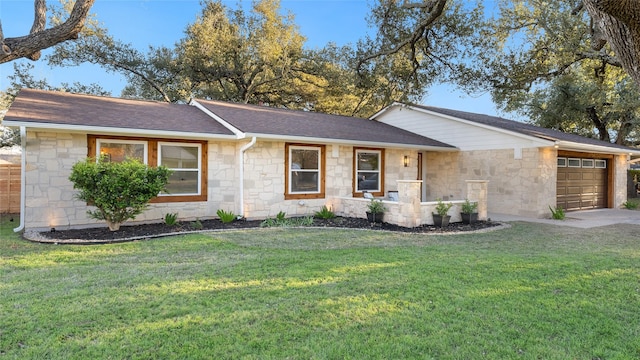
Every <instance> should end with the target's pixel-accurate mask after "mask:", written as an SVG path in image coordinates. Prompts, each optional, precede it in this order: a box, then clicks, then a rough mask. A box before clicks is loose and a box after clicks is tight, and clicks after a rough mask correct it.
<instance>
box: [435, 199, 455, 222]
mask: <svg viewBox="0 0 640 360" xmlns="http://www.w3.org/2000/svg"><path fill="white" fill-rule="evenodd" d="M437 200H438V204H437V205H436V212H435V213H432V215H433V225H435V226H437V227H445V226H449V220H450V219H451V216H449V214H448V213H449V210H450V209H451V207H452V206H453V204H452V203H447V204H445V203H444V202H442V200H441V199H437Z"/></svg>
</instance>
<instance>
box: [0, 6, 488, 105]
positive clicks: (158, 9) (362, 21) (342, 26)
mask: <svg viewBox="0 0 640 360" xmlns="http://www.w3.org/2000/svg"><path fill="white" fill-rule="evenodd" d="M54 2H55V0H49V1H48V3H54ZM239 2H240V3H242V4H243V6H250V4H251V2H250V1H249V0H241V1H236V0H232V1H226V0H225V1H223V3H225V5H227V6H228V7H230V8H236V7H237V4H238V3H239ZM281 8H282V9H283V10H288V11H291V12H292V13H293V14H294V16H295V23H296V24H297V25H298V26H299V27H300V32H301V33H302V34H303V35H304V36H305V37H306V38H307V42H306V44H305V46H306V47H307V48H320V47H323V46H324V45H325V44H327V43H328V42H334V43H336V44H338V45H345V44H348V43H352V44H353V43H355V42H356V41H357V40H358V39H359V38H362V37H364V35H365V34H366V33H367V32H371V31H372V30H371V29H369V28H368V27H367V22H366V18H367V16H368V14H369V8H370V1H367V0H281ZM200 9H201V5H200V2H199V0H96V2H95V4H94V6H93V7H92V10H91V12H92V13H94V14H95V15H96V16H97V19H98V21H100V22H101V23H102V25H103V26H104V27H105V28H107V29H108V31H109V33H110V34H111V35H112V36H113V37H114V38H116V39H118V40H120V41H123V42H126V43H131V44H133V45H134V46H135V47H137V48H139V49H141V50H142V51H146V49H147V48H148V46H149V45H153V46H159V45H165V46H168V47H172V46H173V44H175V42H177V41H178V40H179V39H180V38H182V37H183V35H184V29H185V28H186V26H187V25H188V24H190V23H192V22H194V20H195V18H196V16H197V15H198V14H199V13H200ZM0 20H1V21H2V28H3V31H4V36H5V37H15V36H22V35H26V34H27V33H28V32H29V29H30V28H31V24H32V22H33V0H2V1H0ZM47 53H48V52H47V51H45V52H44V53H43V54H44V55H46V54H47ZM20 61H27V60H20ZM31 63H32V64H33V65H35V66H36V69H35V70H34V71H33V72H32V74H33V75H34V76H35V77H36V78H37V79H40V78H46V79H47V81H48V82H49V83H50V84H54V85H58V84H60V83H62V82H66V83H74V82H80V83H83V84H90V83H98V84H100V85H101V86H102V87H103V88H105V89H107V90H109V91H111V93H112V95H113V96H119V94H120V90H121V89H122V88H123V87H124V86H125V85H126V81H125V80H124V78H123V77H122V76H120V75H119V74H113V73H107V72H105V71H104V70H102V69H101V68H100V67H98V66H93V65H82V66H80V67H74V68H68V67H67V68H59V67H56V68H50V67H48V66H47V65H46V62H45V61H43V60H40V61H38V62H31ZM11 64H12V63H6V64H0V89H1V90H5V89H6V88H7V87H8V86H9V81H8V80H7V76H9V75H11V74H12V73H13V66H12V65H11ZM422 103H423V104H425V105H431V106H439V107H444V108H451V109H457V110H464V111H471V112H477V113H483V114H489V115H496V114H497V110H496V108H495V106H494V105H493V103H492V102H491V99H490V97H489V96H488V95H483V96H480V97H471V96H468V95H465V94H463V93H461V92H459V91H456V90H455V88H453V87H451V86H448V85H440V86H436V87H433V88H431V89H429V90H428V95H427V96H425V97H424V99H423V101H422Z"/></svg>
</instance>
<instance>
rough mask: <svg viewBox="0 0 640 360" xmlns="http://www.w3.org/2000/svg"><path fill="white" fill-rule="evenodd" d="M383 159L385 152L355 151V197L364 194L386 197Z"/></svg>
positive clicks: (375, 150)
mask: <svg viewBox="0 0 640 360" xmlns="http://www.w3.org/2000/svg"><path fill="white" fill-rule="evenodd" d="M383 159H384V150H377V149H354V162H355V164H354V168H355V180H354V188H355V193H354V196H362V194H363V192H369V193H373V194H374V195H376V196H383V195H384V182H383V179H384V173H383V169H384V164H383V162H384V160H383Z"/></svg>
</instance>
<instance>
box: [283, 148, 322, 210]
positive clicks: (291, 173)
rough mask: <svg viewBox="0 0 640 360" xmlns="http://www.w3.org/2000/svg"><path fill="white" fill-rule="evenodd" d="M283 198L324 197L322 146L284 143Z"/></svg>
mask: <svg viewBox="0 0 640 360" xmlns="http://www.w3.org/2000/svg"><path fill="white" fill-rule="evenodd" d="M285 150H286V167H287V173H286V181H285V186H286V190H285V199H309V198H323V197H324V146H323V145H304V144H286V146H285Z"/></svg>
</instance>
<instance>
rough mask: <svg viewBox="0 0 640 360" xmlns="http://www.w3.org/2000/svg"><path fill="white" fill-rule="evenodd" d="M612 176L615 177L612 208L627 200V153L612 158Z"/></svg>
mask: <svg viewBox="0 0 640 360" xmlns="http://www.w3.org/2000/svg"><path fill="white" fill-rule="evenodd" d="M612 162H613V166H614V170H613V176H614V177H615V179H616V180H615V181H614V184H613V186H614V189H613V204H612V207H613V208H614V209H618V208H620V207H622V206H623V205H622V204H624V203H625V202H626V201H627V168H628V167H629V165H628V155H616V156H614V158H613V161H612Z"/></svg>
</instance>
